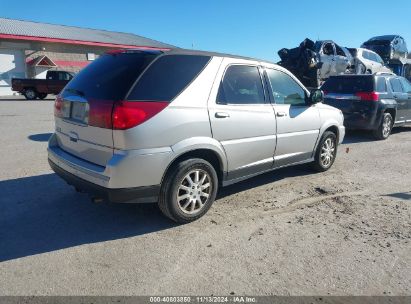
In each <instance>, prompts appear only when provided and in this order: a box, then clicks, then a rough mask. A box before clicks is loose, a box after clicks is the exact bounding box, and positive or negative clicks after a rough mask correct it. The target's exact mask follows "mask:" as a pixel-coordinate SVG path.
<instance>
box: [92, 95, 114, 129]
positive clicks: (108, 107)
mask: <svg viewBox="0 0 411 304" xmlns="http://www.w3.org/2000/svg"><path fill="white" fill-rule="evenodd" d="M88 105H89V112H88V113H89V114H88V125H89V126H93V127H98V128H104V129H111V128H112V127H113V124H112V121H111V114H112V112H113V101H111V100H96V99H90V100H89V101H88Z"/></svg>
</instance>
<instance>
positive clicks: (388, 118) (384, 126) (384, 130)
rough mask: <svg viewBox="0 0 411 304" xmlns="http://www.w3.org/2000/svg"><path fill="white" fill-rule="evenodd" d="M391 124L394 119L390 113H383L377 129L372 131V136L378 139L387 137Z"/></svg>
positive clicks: (389, 133)
mask: <svg viewBox="0 0 411 304" xmlns="http://www.w3.org/2000/svg"><path fill="white" fill-rule="evenodd" d="M393 125H394V119H393V118H392V115H391V114H390V113H384V115H383V117H382V120H381V123H380V125H379V127H378V129H377V130H374V131H373V135H374V137H375V138H376V139H379V140H385V139H387V138H388V137H389V136H390V135H391V131H392V127H393Z"/></svg>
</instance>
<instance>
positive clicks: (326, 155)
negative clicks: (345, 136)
mask: <svg viewBox="0 0 411 304" xmlns="http://www.w3.org/2000/svg"><path fill="white" fill-rule="evenodd" d="M336 156H337V136H336V135H335V133H334V132H331V131H326V132H324V134H323V136H322V137H321V140H320V143H319V144H318V147H317V151H316V152H315V157H314V162H312V167H313V169H314V170H316V171H318V172H324V171H327V170H328V169H330V168H331V166H332V165H333V164H334V161H335V158H336Z"/></svg>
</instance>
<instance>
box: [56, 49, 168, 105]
mask: <svg viewBox="0 0 411 304" xmlns="http://www.w3.org/2000/svg"><path fill="white" fill-rule="evenodd" d="M160 54H161V53H160V52H146V51H144V52H143V51H141V52H139V51H132V52H131V51H130V52H125V53H113V54H105V55H103V56H101V57H100V58H99V59H97V60H96V61H94V62H92V63H91V64H89V65H88V66H87V67H86V68H84V69H83V70H82V71H81V72H80V73H79V74H78V75H77V76H76V77H74V78H73V79H72V80H71V81H70V82H69V84H68V85H67V86H66V88H65V90H64V92H63V95H66V94H68V93H74V94H77V95H81V96H84V97H86V98H93V99H104V100H120V99H124V98H125V96H126V94H127V92H128V90H129V89H130V87H131V86H132V85H133V83H134V81H135V80H136V79H137V78H138V76H139V75H140V74H141V73H142V72H143V70H144V69H145V68H146V67H147V66H148V65H149V64H150V63H151V62H152V61H153V60H154V59H155V58H156V57H157V56H158V55H160Z"/></svg>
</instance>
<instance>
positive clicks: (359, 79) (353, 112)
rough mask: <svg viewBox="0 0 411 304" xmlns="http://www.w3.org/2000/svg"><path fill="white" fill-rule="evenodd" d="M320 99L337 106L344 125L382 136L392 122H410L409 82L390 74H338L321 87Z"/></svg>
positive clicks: (385, 134) (387, 134) (399, 124)
mask: <svg viewBox="0 0 411 304" xmlns="http://www.w3.org/2000/svg"><path fill="white" fill-rule="evenodd" d="M321 89H322V90H323V91H324V103H326V104H328V105H330V106H333V107H336V108H338V109H340V110H341V111H342V112H343V114H344V125H345V127H346V128H347V129H362V130H370V131H373V134H374V136H375V137H376V138H377V139H386V138H388V136H390V134H391V129H392V127H394V126H401V125H405V124H407V123H408V124H409V123H411V83H410V82H409V81H408V80H407V79H405V78H404V77H399V76H396V75H394V74H383V73H377V74H374V75H340V76H333V77H330V78H329V79H328V80H327V81H326V82H325V83H324V84H323V86H322V87H321Z"/></svg>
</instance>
